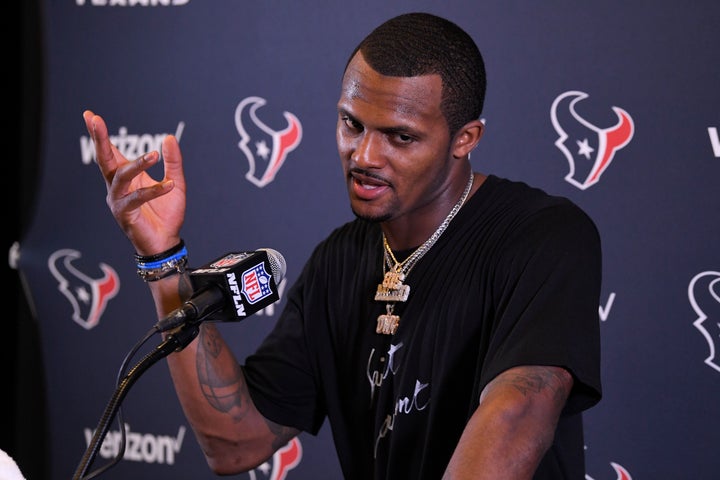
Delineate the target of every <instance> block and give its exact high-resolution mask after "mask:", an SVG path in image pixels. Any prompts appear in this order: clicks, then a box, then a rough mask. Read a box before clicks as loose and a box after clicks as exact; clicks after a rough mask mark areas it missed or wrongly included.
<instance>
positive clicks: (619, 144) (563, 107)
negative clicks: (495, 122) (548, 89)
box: [550, 91, 635, 190]
mask: <svg viewBox="0 0 720 480" xmlns="http://www.w3.org/2000/svg"><path fill="white" fill-rule="evenodd" d="M587 97H588V94H587V93H584V92H578V91H569V92H565V93H563V94H562V95H560V96H558V97H557V98H556V99H555V101H554V102H553V104H552V107H551V108H550V118H551V120H552V124H553V127H555V131H556V132H557V134H558V136H559V138H558V139H557V141H556V142H555V146H556V147H557V148H559V149H560V151H561V152H562V153H563V155H565V158H566V159H567V161H568V165H569V167H570V171H569V172H568V174H567V175H566V176H565V180H566V181H567V182H569V183H571V184H572V185H575V186H576V187H577V188H579V189H580V190H585V189H586V188H588V187H590V186H592V185H595V184H596V183H597V182H598V181H599V180H600V176H601V175H602V174H603V172H605V170H607V168H608V167H609V166H610V162H612V160H613V158H614V157H615V153H616V152H617V151H618V150H620V149H621V148H623V147H624V146H625V145H627V144H628V143H629V142H630V140H631V139H632V136H633V133H634V131H635V126H634V124H633V121H632V118H631V117H630V115H629V114H628V113H627V112H626V111H625V110H623V109H622V108H619V107H612V109H613V111H614V112H615V114H616V115H617V118H618V121H617V123H616V124H615V125H614V126H612V127H608V128H600V127H597V126H595V125H593V124H592V123H590V122H588V121H587V120H585V119H584V118H582V117H581V116H580V115H579V114H578V113H577V111H576V110H575V105H576V104H577V103H578V102H579V101H580V100H583V99H585V98H587ZM573 152H576V153H573Z"/></svg>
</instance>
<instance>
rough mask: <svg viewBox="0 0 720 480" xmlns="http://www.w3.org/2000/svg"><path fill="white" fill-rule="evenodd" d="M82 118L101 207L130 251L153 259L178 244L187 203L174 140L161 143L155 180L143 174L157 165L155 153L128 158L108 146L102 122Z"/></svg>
mask: <svg viewBox="0 0 720 480" xmlns="http://www.w3.org/2000/svg"><path fill="white" fill-rule="evenodd" d="M83 118H84V120H85V126H86V128H87V130H88V133H89V134H90V136H91V137H92V139H93V142H94V143H95V152H96V158H97V163H98V166H99V167H100V172H101V173H102V176H103V178H104V179H105V185H106V187H107V197H106V202H107V204H108V206H109V207H110V211H111V212H112V214H113V216H114V217H115V220H116V221H117V223H118V224H119V225H120V228H121V229H122V230H123V232H125V235H127V237H128V238H129V239H130V242H132V244H133V246H134V247H135V251H136V252H137V253H138V254H140V255H152V254H155V253H158V252H162V251H165V250H167V249H168V248H170V247H172V246H173V245H177V243H178V242H179V240H180V228H181V227H182V224H183V222H184V219H185V204H186V184H185V175H184V172H183V167H182V154H181V152H180V146H179V145H178V142H177V139H176V138H175V137H174V136H173V135H168V136H167V137H165V139H164V140H163V143H162V158H163V161H164V167H165V169H164V176H163V178H162V180H160V181H157V180H155V179H153V178H152V177H151V176H150V175H149V174H148V173H147V171H146V170H147V169H149V168H150V167H152V166H153V165H155V164H156V163H157V162H158V161H160V154H159V152H157V151H152V152H149V153H146V154H145V155H142V156H141V157H139V158H137V159H127V158H125V157H124V156H123V155H122V153H120V151H119V150H118V149H117V148H116V147H115V146H114V145H113V144H112V143H111V142H110V137H109V135H108V129H107V125H106V124H105V121H104V120H103V118H102V117H100V116H99V115H96V114H95V113H93V112H92V111H90V110H86V111H85V112H83Z"/></svg>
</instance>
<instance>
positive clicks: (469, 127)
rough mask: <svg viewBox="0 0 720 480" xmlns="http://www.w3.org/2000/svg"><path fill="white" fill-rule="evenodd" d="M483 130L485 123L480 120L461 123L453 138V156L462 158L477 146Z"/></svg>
mask: <svg viewBox="0 0 720 480" xmlns="http://www.w3.org/2000/svg"><path fill="white" fill-rule="evenodd" d="M484 132H485V124H484V123H482V122H481V121H480V120H473V121H472V122H468V123H466V124H465V125H463V127H462V128H461V129H460V130H458V132H457V133H456V134H455V138H454V139H453V148H452V154H453V157H455V158H463V157H465V156H467V155H468V154H469V153H470V152H471V151H472V150H473V149H474V148H475V147H476V146H477V144H478V142H479V141H480V139H481V138H482V136H483V133H484Z"/></svg>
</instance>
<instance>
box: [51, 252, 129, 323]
mask: <svg viewBox="0 0 720 480" xmlns="http://www.w3.org/2000/svg"><path fill="white" fill-rule="evenodd" d="M80 257H81V255H80V252H78V251H77V250H70V249H62V250H57V251H56V252H55V253H53V254H52V255H50V258H48V268H49V269H50V273H52V275H53V277H55V279H56V280H57V281H58V290H60V293H62V294H63V295H65V297H66V298H67V299H68V301H69V302H70V305H72V309H73V314H72V319H73V320H75V322H76V323H77V324H78V325H80V326H81V327H83V328H84V329H86V330H90V329H91V328H93V327H95V326H97V325H98V323H100V317H101V316H102V314H103V312H104V311H105V307H106V306H107V303H108V301H110V299H111V298H113V297H114V296H115V295H117V292H118V290H119V289H120V278H119V277H118V274H117V273H115V270H113V269H112V268H111V267H110V266H109V265H106V264H104V263H100V264H99V267H100V270H102V272H103V276H102V278H98V279H94V278H91V277H89V276H88V275H85V274H84V273H83V272H81V271H80V270H78V269H77V268H76V267H75V266H74V265H73V263H72V262H73V260H76V259H78V258H80Z"/></svg>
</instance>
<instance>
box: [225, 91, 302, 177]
mask: <svg viewBox="0 0 720 480" xmlns="http://www.w3.org/2000/svg"><path fill="white" fill-rule="evenodd" d="M265 103H266V102H265V99H264V98H260V97H248V98H246V99H245V100H243V101H242V102H240V103H239V104H238V106H237V108H236V109H235V128H237V131H238V133H239V134H240V142H239V143H238V146H239V147H240V150H241V151H242V152H243V154H244V155H245V158H246V159H247V162H248V171H247V173H246V174H245V178H246V179H248V180H249V181H250V182H252V183H254V184H255V185H257V186H258V187H260V188H262V187H264V186H265V185H267V184H268V183H270V182H272V181H273V179H275V175H277V173H278V171H279V170H280V167H282V165H283V163H284V162H285V159H286V158H287V155H288V154H289V153H290V152H291V151H293V150H294V149H295V147H297V146H298V145H299V144H300V140H301V139H302V125H301V124H300V120H298V119H297V117H296V116H295V115H293V114H292V113H289V112H283V115H284V116H285V120H287V127H285V128H284V129H282V130H280V131H275V130H273V129H271V128H270V127H268V126H267V125H265V123H263V122H261V121H260V119H259V118H258V116H257V110H258V109H259V108H260V107H262V106H263V105H265Z"/></svg>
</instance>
